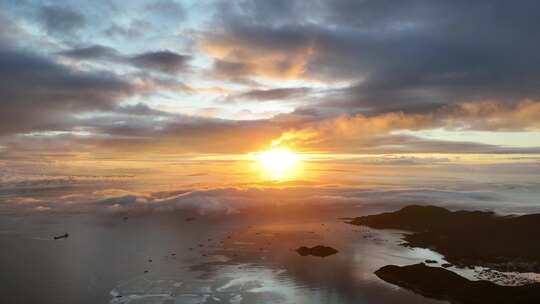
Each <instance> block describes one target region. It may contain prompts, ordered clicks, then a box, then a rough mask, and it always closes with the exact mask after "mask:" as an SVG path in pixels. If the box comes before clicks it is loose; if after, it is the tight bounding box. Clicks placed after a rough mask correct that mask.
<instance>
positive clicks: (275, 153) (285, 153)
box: [256, 148, 302, 180]
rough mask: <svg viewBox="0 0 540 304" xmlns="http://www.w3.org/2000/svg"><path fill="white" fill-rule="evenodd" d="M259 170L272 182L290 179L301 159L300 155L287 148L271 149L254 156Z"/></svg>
mask: <svg viewBox="0 0 540 304" xmlns="http://www.w3.org/2000/svg"><path fill="white" fill-rule="evenodd" d="M256 159H257V160H258V161H259V164H260V165H261V168H262V169H263V171H264V172H265V174H266V175H267V176H268V177H269V178H270V179H273V180H284V179H289V178H292V177H293V176H294V175H295V174H294V173H295V171H296V167H297V165H298V162H299V161H300V160H301V159H302V157H301V156H300V154H298V153H295V152H293V151H290V150H289V149H287V148H279V149H272V150H268V151H264V152H260V153H258V154H256Z"/></svg>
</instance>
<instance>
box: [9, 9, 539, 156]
mask: <svg viewBox="0 0 540 304" xmlns="http://www.w3.org/2000/svg"><path fill="white" fill-rule="evenodd" d="M539 20H540V3H538V2H537V1H528V0H524V1H519V2H512V3H511V2H508V1H487V0H486V1H483V0H481V1H474V2H470V1H426V0H406V1H399V2H395V1H386V0H382V1H381V0H378V1H372V0H366V1H353V0H339V1H324V0H317V1H310V2H306V1H299V0H298V1H297V0H287V1H283V0H276V1H264V0H239V1H219V0H215V1H191V0H185V1H174V0H160V1H142V0H137V1H129V2H126V1H118V0H101V1H92V2H86V1H80V0H70V1H62V2H57V1H41V0H28V1H11V0H8V1H3V2H2V3H1V4H0V158H1V159H8V160H9V159H17V158H20V157H24V155H34V154H37V153H41V154H66V153H73V154H85V153H86V154H92V155H96V154H102V153H108V154H114V153H133V154H137V153H141V154H144V153H153V154H174V153H177V154H187V153H215V154H221V153H227V154H239V153H246V152H252V151H257V150H261V149H266V148H268V147H270V146H271V145H286V146H288V147H292V148H294V149H296V150H299V151H306V152H313V151H315V152H326V153H338V154H339V153H342V154H347V153H539V152H540V86H539V85H538V84H539V83H540V69H539V68H538V66H539V65H538V63H540V52H538V48H539V46H540V39H538V38H540V37H537V36H538V35H539V34H538V31H535V30H534V29H536V28H538V27H539V26H540V21H539ZM501 138H502V139H501Z"/></svg>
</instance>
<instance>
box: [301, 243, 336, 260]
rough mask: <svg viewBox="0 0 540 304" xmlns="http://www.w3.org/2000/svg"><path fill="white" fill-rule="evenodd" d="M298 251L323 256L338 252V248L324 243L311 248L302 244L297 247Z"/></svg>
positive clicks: (303, 253) (303, 254)
mask: <svg viewBox="0 0 540 304" xmlns="http://www.w3.org/2000/svg"><path fill="white" fill-rule="evenodd" d="M296 252H298V254H299V255H301V256H307V255H312V256H317V257H322V258H324V257H327V256H330V255H333V254H336V253H338V251H337V250H336V249H334V248H332V247H328V246H322V245H317V246H314V247H311V248H309V247H305V246H302V247H300V248H298V249H296Z"/></svg>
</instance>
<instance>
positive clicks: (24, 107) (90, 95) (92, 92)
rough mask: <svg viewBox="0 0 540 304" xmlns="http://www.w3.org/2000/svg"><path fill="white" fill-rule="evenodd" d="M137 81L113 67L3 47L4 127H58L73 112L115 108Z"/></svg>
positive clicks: (0, 95)
mask: <svg viewBox="0 0 540 304" xmlns="http://www.w3.org/2000/svg"><path fill="white" fill-rule="evenodd" d="M133 91H134V87H133V86H132V85H131V84H129V83H128V82H126V81H124V80H121V79H119V78H118V77H116V76H115V75H114V74H111V73H108V72H81V71H77V70H73V69H71V68H69V67H67V66H64V65H60V64H58V63H55V62H54V61H51V60H49V59H47V58H44V57H40V56H36V55H33V54H30V53H25V52H19V51H14V50H8V49H2V48H0V108H1V111H0V133H3V134H6V133H11V132H28V131H35V130H39V129H45V130H47V129H55V128H57V127H58V126H59V125H61V124H62V123H64V122H65V121H66V120H67V119H68V117H66V115H67V114H69V113H74V112H79V111H88V110H100V109H108V108H111V107H112V106H113V105H114V103H116V102H117V101H118V100H119V99H121V98H123V97H126V96H129V95H130V94H132V93H133Z"/></svg>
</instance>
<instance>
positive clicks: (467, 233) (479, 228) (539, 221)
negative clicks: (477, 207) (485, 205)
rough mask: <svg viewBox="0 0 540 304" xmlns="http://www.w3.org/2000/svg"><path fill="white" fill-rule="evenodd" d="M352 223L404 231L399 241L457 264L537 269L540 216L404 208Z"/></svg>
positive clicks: (358, 219)
mask: <svg viewBox="0 0 540 304" xmlns="http://www.w3.org/2000/svg"><path fill="white" fill-rule="evenodd" d="M349 223H350V224H353V225H364V226H369V227H372V228H377V229H400V230H409V231H411V232H413V233H412V234H409V235H406V236H405V238H404V239H405V241H406V243H404V245H406V246H412V247H422V248H430V249H432V250H435V251H438V252H440V253H441V254H444V255H445V256H446V259H447V260H448V261H449V262H450V263H452V264H455V265H456V266H458V267H465V266H474V265H479V266H485V267H490V268H493V269H497V270H501V271H517V272H540V241H538V236H537V235H538V234H537V233H538V231H540V214H530V215H523V216H497V215H496V214H495V213H493V212H482V211H455V212H451V211H449V210H447V209H444V208H440V207H434V206H417V205H413V206H408V207H405V208H403V209H401V210H399V211H396V212H389V213H382V214H378V215H368V216H363V217H357V218H354V219H353V220H351V221H350V222H349Z"/></svg>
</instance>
